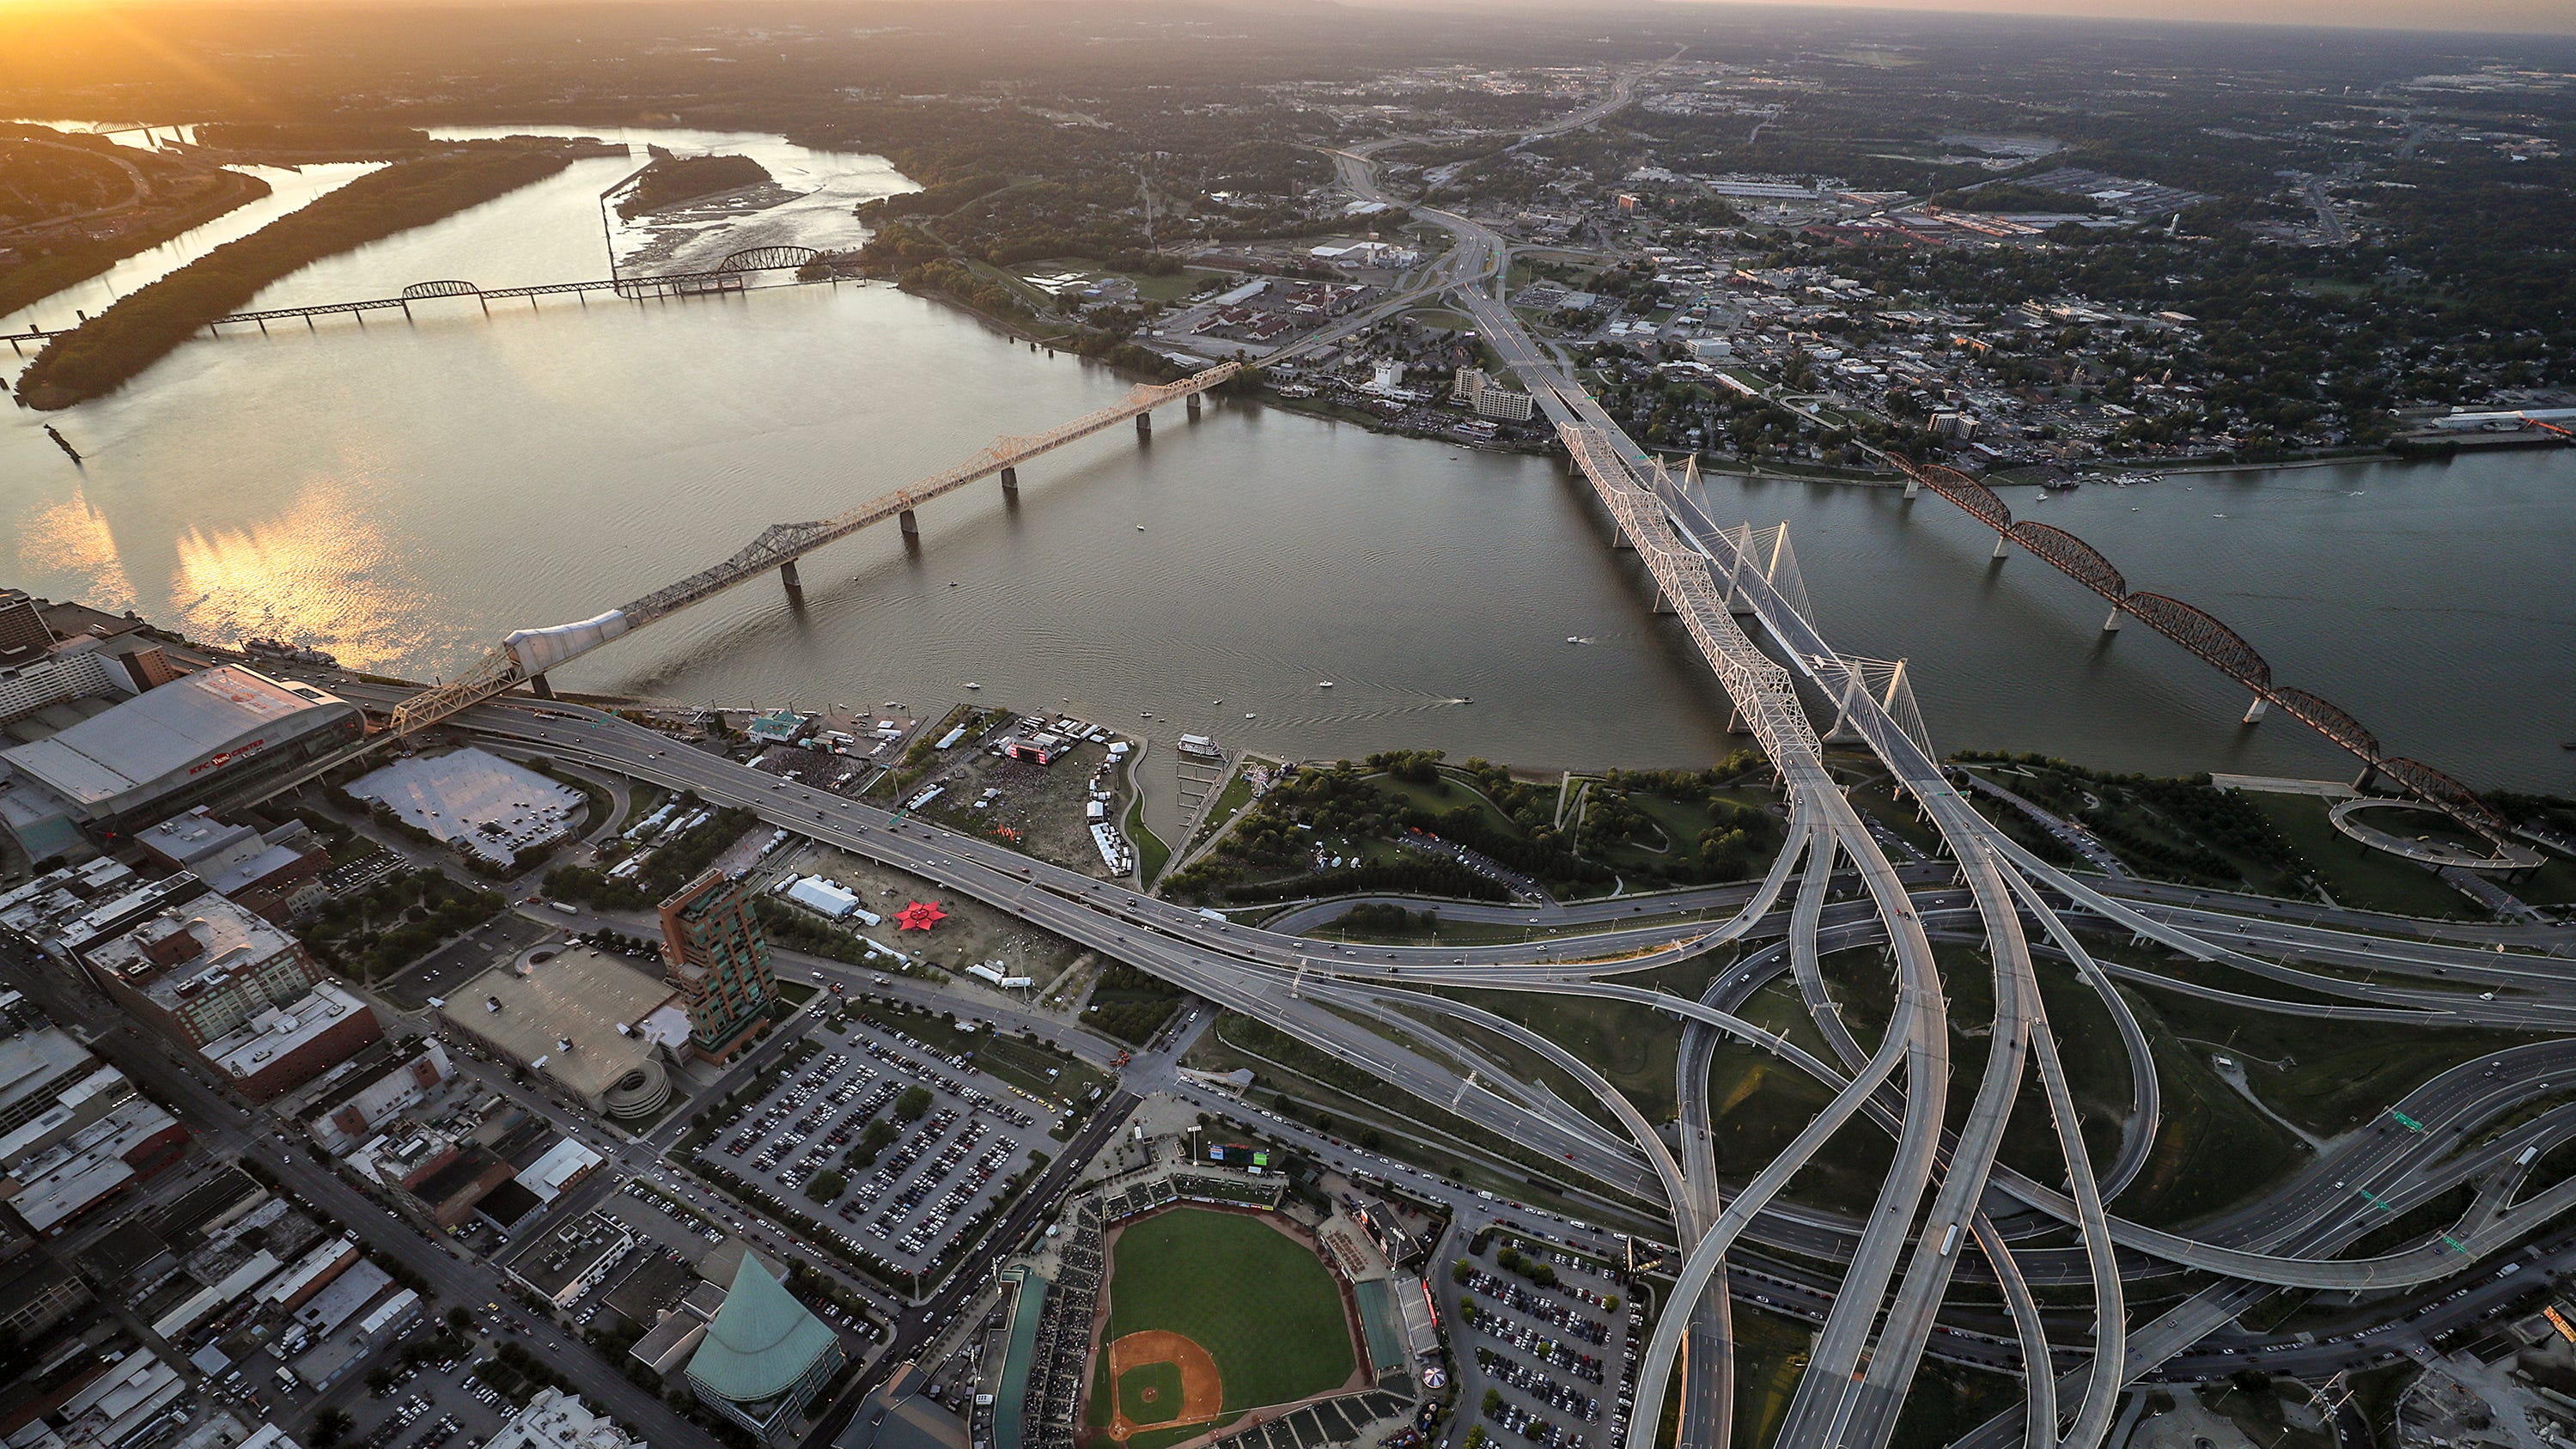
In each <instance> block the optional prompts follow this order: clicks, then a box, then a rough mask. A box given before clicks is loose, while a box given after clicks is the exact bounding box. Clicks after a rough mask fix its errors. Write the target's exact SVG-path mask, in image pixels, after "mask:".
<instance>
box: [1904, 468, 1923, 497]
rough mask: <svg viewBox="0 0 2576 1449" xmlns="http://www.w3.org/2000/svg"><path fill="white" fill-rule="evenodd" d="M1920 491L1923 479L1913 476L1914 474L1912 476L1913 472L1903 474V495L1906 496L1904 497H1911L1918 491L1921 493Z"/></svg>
mask: <svg viewBox="0 0 2576 1449" xmlns="http://www.w3.org/2000/svg"><path fill="white" fill-rule="evenodd" d="M1922 491H1923V480H1922V479H1920V478H1917V477H1915V476H1914V475H1913V474H1911V473H1908V474H1906V475H1905V496H1906V497H1908V498H1912V497H1913V496H1915V495H1916V494H1918V493H1921V492H1922Z"/></svg>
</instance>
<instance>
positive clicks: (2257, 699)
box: [2241, 694, 2272, 724]
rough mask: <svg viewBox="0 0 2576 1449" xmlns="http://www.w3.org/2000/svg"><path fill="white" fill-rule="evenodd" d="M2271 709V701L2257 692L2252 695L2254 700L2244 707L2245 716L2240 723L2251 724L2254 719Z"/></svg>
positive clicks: (2259, 717) (2269, 711)
mask: <svg viewBox="0 0 2576 1449" xmlns="http://www.w3.org/2000/svg"><path fill="white" fill-rule="evenodd" d="M2271 710H2272V702H2271V701H2270V700H2268V699H2265V698H2264V697H2263V696H2261V695H2259V694H2258V695H2256V696H2254V702H2253V703H2252V704H2249V705H2247V706H2246V707H2245V718H2244V719H2243V721H2241V723H2244V724H2252V723H2254V722H2255V721H2256V720H2259V719H2261V718H2262V717H2263V716H2264V715H2266V714H2269V713H2271Z"/></svg>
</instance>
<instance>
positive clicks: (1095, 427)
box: [392, 362, 1243, 735]
mask: <svg viewBox="0 0 2576 1449" xmlns="http://www.w3.org/2000/svg"><path fill="white" fill-rule="evenodd" d="M1241 371H1243V364H1241V363H1236V362H1226V363H1220V364H1218V365H1217V366H1215V367H1211V368H1208V369H1207V370H1206V371H1204V372H1199V373H1194V374H1192V375H1191V376H1189V377H1185V378H1181V379H1180V380H1178V381H1176V382H1166V383H1157V384H1142V385H1139V386H1137V387H1134V388H1131V389H1130V390H1129V391H1128V393H1127V395H1126V396H1125V397H1123V398H1121V399H1119V400H1118V401H1117V402H1114V403H1111V404H1110V405H1109V406H1107V407H1105V408H1100V409H1098V410H1096V411H1094V412H1090V413H1086V414H1084V415H1083V416H1081V417H1078V418H1075V419H1073V420H1072V421H1071V422H1067V423H1063V424H1060V425H1058V426H1056V427H1053V428H1050V429H1048V430H1047V431H1045V432H1043V433H1031V434H1026V435H1009V436H1004V437H999V438H995V439H994V440H993V441H992V442H990V443H987V444H985V445H984V448H983V450H982V451H980V452H978V453H976V454H975V455H974V456H972V457H970V458H967V459H966V460H965V461H963V462H961V463H957V464H955V465H954V466H952V467H949V468H947V469H944V470H942V471H940V472H938V473H934V474H931V475H930V476H929V477H927V478H922V479H918V480H915V481H914V482H912V483H910V484H907V485H906V486H904V487H901V488H897V489H895V490H893V491H892V492H889V493H884V494H880V495H878V496H877V497H875V498H873V499H870V500H869V501H867V502H865V503H862V504H860V505H858V506H857V507H855V508H852V509H849V510H848V511H846V512H843V513H837V514H834V515H833V516H831V517H829V518H818V519H814V520H811V521H809V522H805V523H773V524H771V525H770V526H769V527H767V528H764V529H762V530H761V531H760V534H759V536H758V537H756V538H754V539H752V541H751V542H749V543H747V544H744V545H743V546H742V547H741V548H739V549H736V550H735V551H734V552H733V554H732V555H731V556H730V557H727V558H726V559H724V560H723V561H722V562H720V563H717V564H714V565H712V566H710V567H707V568H703V569H700V570H699V571H698V572H696V573H693V574H691V575H689V576H688V577H687V578H684V579H679V580H676V581H674V582H672V583H669V584H665V585H663V586H662V587H661V588H658V589H655V590H654V591H653V592H651V593H649V594H646V595H644V596H643V597H641V598H639V599H636V600H634V601H633V602H631V603H628V604H627V605H625V606H624V607H623V608H618V609H612V610H610V611H609V612H607V613H605V614H602V615H600V616H598V617H597V618H595V619H586V620H583V621H582V622H580V623H577V624H564V625H558V626H555V627H553V628H547V629H523V630H520V631H518V632H516V633H514V634H512V635H510V637H509V638H507V639H505V640H503V641H502V643H501V646H500V647H499V648H497V649H494V650H493V651H492V652H491V653H489V654H487V655H485V656H484V657H483V658H482V659H480V660H478V661H476V663H475V664H474V665H473V666H472V667H471V668H469V669H468V670H467V671H466V672H465V673H463V674H461V675H459V676H457V677H456V678H454V679H451V680H448V681H446V682H444V683H442V684H440V685H439V686H438V687H437V688H435V689H431V690H428V691H426V692H424V693H422V694H420V695H418V696H415V697H414V698H412V699H410V700H407V701H405V702H404V703H403V704H402V705H400V706H399V707H397V708H396V709H395V710H394V711H393V715H392V727H393V731H394V733H396V734H397V735H407V734H410V733H411V732H413V731H414V730H418V729H423V728H426V727H428V726H430V725H433V724H436V723H438V722H439V721H440V720H443V719H445V718H447V717H448V716H450V715H452V714H454V713H456V712H457V711H458V710H461V709H466V708H468V707H470V706H472V705H475V704H479V703H481V702H482V701H484V700H487V699H490V698H492V697H493V696H494V695H497V694H500V693H503V692H504V691H506V690H509V689H511V688H514V687H516V686H517V685H519V684H522V683H531V682H533V683H534V684H535V685H536V686H537V687H538V688H539V689H540V690H543V688H544V684H545V674H546V671H547V670H549V669H552V668H554V667H555V666H556V665H559V664H562V663H564V662H565V661H567V660H570V659H574V658H577V657H579V656H581V655H583V654H587V653H589V652H590V651H591V650H593V649H597V648H599V647H600V646H601V645H604V644H606V643H608V642H609V641H610V640H613V639H618V638H622V637H624V636H625V635H627V634H631V633H633V632H634V631H635V630H637V629H641V628H643V627H644V626H645V625H647V624H652V623H657V622H659V621H661V620H663V619H667V618H669V617H670V616H671V615H673V614H676V613H678V612H679V611H681V610H682V609H685V608H687V607H689V606H690V605H692V604H696V603H700V602H703V601H705V600H707V599H711V598H713V597H715V596H716V595H717V594H720V593H723V592H724V591H725V590H727V589H730V588H732V587H733V586H734V585H736V584H739V583H741V582H743V581H744V580H745V579H749V578H753V577H755V576H757V575H760V574H764V573H769V572H772V571H775V572H777V573H778V575H779V576H780V577H781V578H782V579H783V580H784V581H785V582H786V584H787V586H788V588H790V589H791V590H793V589H796V588H797V587H798V586H799V583H798V579H797V576H796V561H797V560H798V559H801V558H803V557H804V556H805V555H807V554H809V553H812V552H813V551H814V550H816V549H818V548H822V547H824V546H825V545H827V544H832V543H837V542H839V541H840V540H842V539H844V538H847V537H849V536H850V535H851V534H854V533H856V532H858V531H859V530H860V529H863V528H866V527H868V526H869V525H871V524H877V523H883V522H885V521H886V520H887V519H889V518H893V519H898V520H900V522H901V524H902V527H903V532H904V535H905V537H907V538H911V537H917V536H918V535H919V532H920V526H919V523H918V522H917V520H916V519H915V517H914V513H913V510H915V509H917V508H919V507H920V506H921V505H923V504H925V503H928V502H930V501H931V500H932V499H934V498H938V497H940V496H942V495H944V494H948V493H953V492H955V491H956V490H957V489H960V488H963V487H965V486H966V485H967V484H969V483H972V482H975V481H976V480H978V479H981V478H989V477H992V476H993V475H994V474H996V473H998V474H1000V475H1001V477H1002V486H1003V487H1004V488H1005V489H1006V490H1016V489H1017V488H1018V487H1019V475H1018V471H1017V470H1018V468H1019V465H1021V464H1023V463H1026V462H1027V461H1029V460H1030V459H1032V458H1035V457H1037V456H1039V455H1040V454H1043V453H1047V452H1051V451H1053V450H1054V449H1057V448H1061V447H1063V446H1065V445H1066V444H1068V443H1073V442H1078V441H1080V440H1082V439H1084V438H1088V437H1090V436H1092V435H1093V434H1095V433H1099V432H1103V431H1106V430H1107V429H1109V428H1112V427H1115V426H1117V425H1118V424H1120V423H1123V422H1125V421H1127V420H1128V419H1130V418H1133V419H1135V421H1136V429H1137V433H1138V435H1139V436H1140V437H1150V436H1151V435H1152V431H1153V429H1152V422H1153V410H1154V409H1155V408H1157V407H1161V406H1163V405H1164V404H1166V403H1175V402H1185V403H1187V404H1188V406H1189V409H1190V413H1191V415H1192V416H1194V417H1195V416H1196V415H1197V414H1198V410H1199V395H1200V394H1201V393H1204V392H1206V391H1208V390H1209V389H1211V388H1214V387H1217V386H1219V385H1220V384H1223V383H1225V382H1226V381H1228V380H1230V379H1232V378H1233V377H1234V376H1235V375H1236V374H1237V373H1240V372H1241Z"/></svg>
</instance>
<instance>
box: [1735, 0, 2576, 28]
mask: <svg viewBox="0 0 2576 1449" xmlns="http://www.w3.org/2000/svg"><path fill="white" fill-rule="evenodd" d="M1724 3H1754V4H1759V3H1763V0H1724ZM1796 3H1800V4H1817V3H1822V4H1826V5H1832V6H1835V7H1836V8H1851V9H1871V10H1971V11H1983V12H1987V13H2001V14H2015V15H2083V16H2127V17H2135V18H2139V19H2147V20H2216V21H2236V22H2252V23H2255V24H2266V25H2269V24H2282V25H2358V26H2373V27H2387V28H2391V29H2400V30H2442V31H2463V30H2499V31H2511V32H2515V33H2518V34H2525V35H2531V34H2556V35H2576V0H2444V3H2439V4H2435V3H2428V0H1796Z"/></svg>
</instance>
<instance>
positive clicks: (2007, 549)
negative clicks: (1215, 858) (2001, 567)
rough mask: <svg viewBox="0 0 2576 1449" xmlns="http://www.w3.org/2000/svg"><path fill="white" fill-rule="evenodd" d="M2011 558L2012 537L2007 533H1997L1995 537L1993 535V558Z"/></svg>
mask: <svg viewBox="0 0 2576 1449" xmlns="http://www.w3.org/2000/svg"><path fill="white" fill-rule="evenodd" d="M2011 556H2012V535H2011V534H2009V533H1998V534H1996V535H1995V557H1997V558H2009V557H2011Z"/></svg>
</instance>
